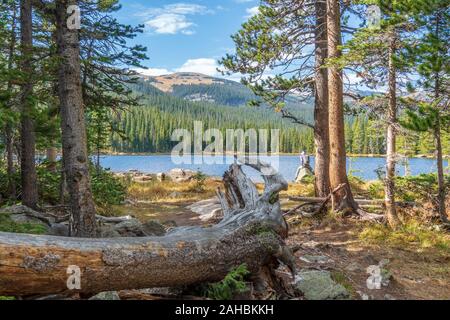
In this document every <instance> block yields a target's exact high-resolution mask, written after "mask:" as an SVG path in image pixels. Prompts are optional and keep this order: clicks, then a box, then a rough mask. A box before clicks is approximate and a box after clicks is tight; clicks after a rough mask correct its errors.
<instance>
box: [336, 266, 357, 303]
mask: <svg viewBox="0 0 450 320" xmlns="http://www.w3.org/2000/svg"><path fill="white" fill-rule="evenodd" d="M331 278H332V279H333V280H334V281H336V283H339V284H340V285H342V286H343V287H344V288H345V289H346V290H347V291H348V293H349V295H350V297H351V298H354V297H356V291H355V288H353V286H352V284H351V283H350V280H348V278H347V277H346V276H345V274H343V273H342V272H340V271H332V272H331Z"/></svg>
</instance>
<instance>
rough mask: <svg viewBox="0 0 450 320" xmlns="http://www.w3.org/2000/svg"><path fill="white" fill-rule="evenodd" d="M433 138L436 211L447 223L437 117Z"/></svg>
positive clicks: (439, 129) (439, 131) (439, 130)
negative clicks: (435, 158)
mask: <svg viewBox="0 0 450 320" xmlns="http://www.w3.org/2000/svg"><path fill="white" fill-rule="evenodd" d="M434 139H435V141H436V154H437V171H438V172H437V178H438V203H439V205H438V211H439V216H440V218H441V221H442V222H444V223H448V222H449V220H448V215H447V210H446V206H445V198H446V187H445V180H444V164H443V159H442V142H441V128H440V123H439V119H438V123H437V125H436V127H435V130H434Z"/></svg>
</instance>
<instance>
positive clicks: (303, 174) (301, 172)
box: [295, 166, 314, 183]
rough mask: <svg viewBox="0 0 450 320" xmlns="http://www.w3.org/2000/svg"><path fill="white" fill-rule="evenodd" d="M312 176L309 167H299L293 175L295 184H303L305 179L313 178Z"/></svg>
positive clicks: (312, 173)
mask: <svg viewBox="0 0 450 320" xmlns="http://www.w3.org/2000/svg"><path fill="white" fill-rule="evenodd" d="M313 176H314V172H313V171H312V169H311V168H310V167H309V166H303V167H299V168H298V169H297V173H296V175H295V177H296V178H295V182H296V183H301V182H303V180H304V179H305V178H307V177H313Z"/></svg>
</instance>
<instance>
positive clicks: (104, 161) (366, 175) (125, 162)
mask: <svg viewBox="0 0 450 320" xmlns="http://www.w3.org/2000/svg"><path fill="white" fill-rule="evenodd" d="M203 158H204V159H203V160H204V161H203V163H202V164H194V163H191V164H177V163H175V162H174V161H172V158H171V156H170V155H145V156H135V155H120V156H119V155H117V156H116V155H114V156H102V157H101V160H100V161H101V165H102V166H103V167H104V168H109V169H111V170H112V171H114V172H127V171H129V170H139V171H141V172H144V173H158V172H167V171H169V170H171V169H174V168H183V169H191V170H200V171H202V172H203V173H205V174H207V175H210V176H222V175H223V173H224V172H225V170H227V169H228V167H229V165H230V163H232V162H233V158H232V157H226V158H224V159H221V160H224V161H222V162H224V163H223V164H207V163H205V162H208V161H209V162H213V159H214V158H213V157H212V156H204V157H203ZM274 159H275V158H266V159H264V160H266V161H269V162H271V163H273V164H274V166H275V167H276V168H278V170H279V171H280V173H281V174H283V176H284V177H285V178H286V179H287V180H288V181H292V180H294V179H295V173H296V170H297V168H298V166H299V162H300V159H299V157H298V156H279V157H278V159H279V160H278V161H275V160H274ZM385 161H386V160H385V158H382V157H380V158H369V157H357V158H356V157H355V158H348V159H347V170H348V172H351V173H352V174H353V175H355V176H358V177H360V178H362V179H364V180H375V179H377V178H378V176H377V173H376V171H377V170H380V169H382V170H384V167H385ZM192 162H193V161H192ZM408 162H409V171H410V172H411V174H412V175H418V174H421V173H430V172H436V160H433V159H425V158H411V159H409V160H408ZM311 164H312V165H313V166H314V158H313V157H312V158H311ZM444 167H445V168H446V169H447V170H448V162H447V161H445V163H444ZM244 171H245V172H246V173H247V174H248V175H249V176H250V177H251V178H252V179H254V180H255V181H260V176H259V174H258V173H257V172H256V171H254V170H253V169H249V168H247V167H246V168H245V169H244ZM397 172H398V174H399V175H404V174H405V166H404V165H403V164H402V163H399V164H397Z"/></svg>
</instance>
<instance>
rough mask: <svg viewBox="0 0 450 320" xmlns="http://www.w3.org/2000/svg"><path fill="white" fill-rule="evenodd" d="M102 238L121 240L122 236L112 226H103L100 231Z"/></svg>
mask: <svg viewBox="0 0 450 320" xmlns="http://www.w3.org/2000/svg"><path fill="white" fill-rule="evenodd" d="M98 233H99V236H100V238H120V237H121V235H120V233H119V232H117V231H116V230H115V229H114V226H113V225H111V224H105V225H101V226H100V227H99V229H98Z"/></svg>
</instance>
